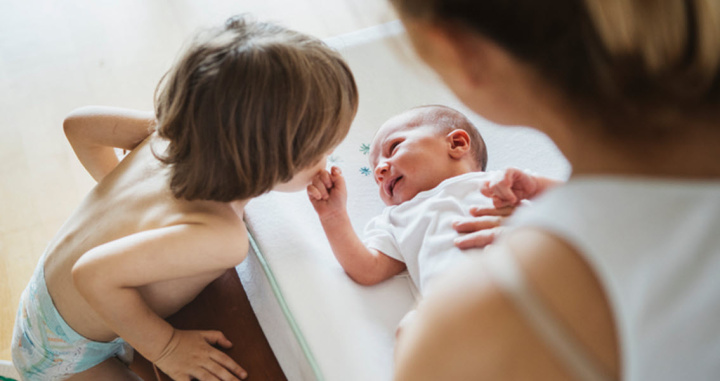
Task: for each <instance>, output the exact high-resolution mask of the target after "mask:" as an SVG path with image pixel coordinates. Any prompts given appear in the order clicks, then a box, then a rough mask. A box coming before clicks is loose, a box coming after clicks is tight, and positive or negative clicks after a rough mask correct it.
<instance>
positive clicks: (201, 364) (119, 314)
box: [72, 223, 247, 380]
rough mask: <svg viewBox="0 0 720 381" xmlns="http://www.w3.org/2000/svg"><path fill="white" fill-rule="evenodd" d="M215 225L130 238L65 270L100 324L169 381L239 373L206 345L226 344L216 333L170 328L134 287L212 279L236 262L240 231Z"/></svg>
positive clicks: (240, 253) (241, 246) (240, 254)
mask: <svg viewBox="0 0 720 381" xmlns="http://www.w3.org/2000/svg"><path fill="white" fill-rule="evenodd" d="M215 225H216V226H213V225H210V224H203V223H193V224H180V225H173V226H168V227H164V228H160V229H154V230H149V231H144V232H140V233H136V234H132V235H130V236H126V237H123V238H120V239H118V240H115V241H111V242H108V243H106V244H103V245H100V246H98V247H95V248H93V249H92V250H90V251H88V252H87V253H85V254H84V255H83V256H82V257H81V258H80V259H79V260H78V262H77V263H76V264H75V266H74V267H73V270H72V276H73V281H74V283H75V287H76V289H77V290H78V291H79V292H80V294H81V295H82V296H83V297H84V298H85V299H86V300H87V301H88V303H89V304H90V305H91V306H92V307H93V309H94V310H95V311H96V312H97V313H98V314H99V315H100V317H101V318H102V319H103V320H104V322H105V323H106V324H107V325H108V326H109V327H110V328H111V329H112V330H113V331H114V332H115V333H116V334H118V335H119V336H120V337H122V338H123V339H125V341H127V342H128V343H129V344H130V345H131V346H132V347H133V348H135V349H136V350H137V351H138V352H139V353H141V354H142V355H143V356H145V357H146V358H147V359H149V360H151V361H152V362H154V363H155V364H156V365H157V366H158V367H159V368H160V369H162V370H163V371H164V372H165V373H167V374H168V375H169V376H171V377H172V378H173V379H184V380H187V379H192V378H193V377H194V378H197V379H202V380H205V379H211V378H212V379H215V378H213V377H216V378H218V379H223V380H237V377H243V378H244V377H245V375H246V373H245V371H244V370H243V369H242V368H241V367H240V366H239V365H238V364H236V363H235V362H234V361H233V360H232V359H231V358H230V357H228V356H227V355H226V354H224V353H223V352H221V351H220V350H218V349H216V348H214V347H213V345H215V344H219V345H221V346H223V347H226V348H227V347H230V346H231V345H232V344H231V343H230V342H229V341H228V340H227V338H225V336H224V335H223V334H222V333H220V332H218V331H183V330H176V329H174V328H173V327H172V326H171V325H170V324H169V323H167V322H166V321H165V320H163V319H162V318H161V317H160V316H158V315H157V314H156V313H155V312H154V310H153V309H152V308H151V307H150V306H149V305H148V304H147V303H146V302H145V300H144V299H143V297H142V296H141V294H140V292H139V290H138V288H139V287H142V286H145V285H148V284H153V283H161V282H164V281H168V280H174V279H183V278H185V279H188V278H190V277H197V276H199V275H203V274H205V275H207V276H211V274H214V273H215V272H217V271H218V270H221V269H227V268H230V267H233V266H235V265H237V264H238V263H239V262H241V261H242V259H243V258H244V256H245V255H246V253H247V242H246V241H244V242H243V241H242V240H241V239H238V238H237V237H238V233H237V231H238V230H237V229H239V228H240V227H239V226H237V224H235V225H232V224H229V225H231V226H229V227H226V226H219V224H215ZM167 297H168V298H170V297H172V296H167ZM212 375H214V376H212Z"/></svg>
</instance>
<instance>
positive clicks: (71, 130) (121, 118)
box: [63, 106, 155, 182]
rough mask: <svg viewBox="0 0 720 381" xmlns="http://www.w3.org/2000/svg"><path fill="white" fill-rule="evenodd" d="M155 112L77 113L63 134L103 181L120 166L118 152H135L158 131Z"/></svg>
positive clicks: (89, 109) (107, 110)
mask: <svg viewBox="0 0 720 381" xmlns="http://www.w3.org/2000/svg"><path fill="white" fill-rule="evenodd" d="M154 126H155V115H154V114H153V113H152V112H144V111H136V110H129V109H123V108H116V107H103V106H86V107H81V108H78V109H75V110H73V111H72V112H71V113H70V114H69V115H68V116H67V117H66V118H65V120H64V121H63V130H64V131H65V136H66V137H67V139H68V141H69V142H70V145H71V146H72V148H73V150H74V151H75V154H76V155H77V157H78V159H79V160H80V162H81V163H82V165H83V166H84V167H85V169H86V170H87V171H88V173H90V175H91V176H92V177H93V178H94V179H95V181H98V182H99V181H100V180H102V179H103V177H105V175H107V174H108V173H110V171H112V170H113V169H114V168H115V166H117V164H118V161H119V160H118V157H117V155H116V154H115V150H114V148H121V149H124V150H132V149H134V148H135V147H136V146H137V145H138V144H140V142H142V141H143V140H145V138H147V137H148V136H149V135H150V134H151V133H152V132H153V130H154Z"/></svg>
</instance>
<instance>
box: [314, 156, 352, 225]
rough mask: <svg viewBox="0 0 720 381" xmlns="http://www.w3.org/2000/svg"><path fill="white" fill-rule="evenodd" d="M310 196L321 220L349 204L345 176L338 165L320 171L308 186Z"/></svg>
mask: <svg viewBox="0 0 720 381" xmlns="http://www.w3.org/2000/svg"><path fill="white" fill-rule="evenodd" d="M307 193H308V197H309V198H310V202H311V203H312V205H313V207H314V208H315V211H316V212H317V214H318V216H320V220H324V219H326V218H328V217H331V216H333V215H335V214H336V213H338V212H341V211H344V210H345V208H346V206H345V205H346V204H347V189H346V187H345V178H343V176H342V172H341V171H340V168H338V167H332V169H331V170H330V172H328V171H320V172H319V173H318V174H317V175H316V176H315V177H314V178H313V180H312V184H310V185H308V187H307Z"/></svg>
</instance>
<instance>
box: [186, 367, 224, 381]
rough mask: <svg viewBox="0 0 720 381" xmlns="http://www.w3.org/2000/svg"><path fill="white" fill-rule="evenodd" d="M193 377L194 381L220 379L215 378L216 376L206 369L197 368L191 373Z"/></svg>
mask: <svg viewBox="0 0 720 381" xmlns="http://www.w3.org/2000/svg"><path fill="white" fill-rule="evenodd" d="M191 375H192V377H193V379H197V380H200V381H206V380H217V379H218V378H217V377H215V375H214V374H212V373H210V372H209V371H208V370H207V369H205V368H197V369H195V370H193V371H192V372H191Z"/></svg>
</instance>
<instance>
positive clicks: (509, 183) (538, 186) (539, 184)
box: [480, 168, 562, 208]
mask: <svg viewBox="0 0 720 381" xmlns="http://www.w3.org/2000/svg"><path fill="white" fill-rule="evenodd" d="M561 183H562V181H560V180H555V179H551V178H549V177H543V176H536V175H532V174H529V173H527V172H524V171H522V170H520V169H517V168H508V169H506V170H505V173H504V174H503V175H502V176H501V177H498V178H496V179H494V180H492V181H490V182H488V183H486V184H485V185H484V186H483V188H482V189H481V190H480V191H481V192H482V194H484V195H485V196H487V197H490V198H492V199H493V204H494V205H495V207H496V208H503V207H507V206H517V205H518V204H519V203H520V201H522V200H528V199H532V198H534V197H536V196H537V195H539V194H541V193H542V192H544V191H545V190H547V189H548V188H552V187H553V186H555V185H557V184H561Z"/></svg>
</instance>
